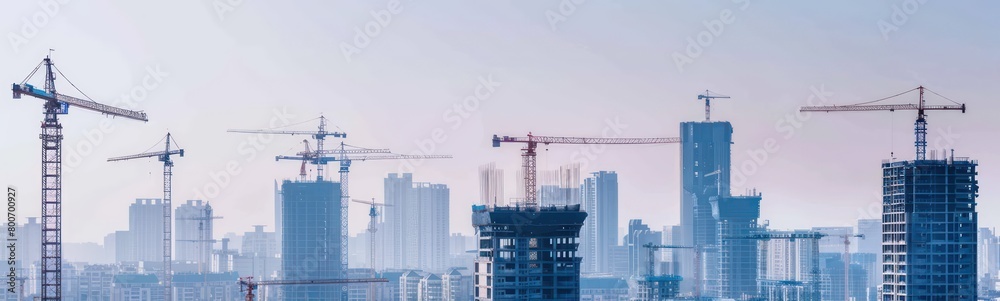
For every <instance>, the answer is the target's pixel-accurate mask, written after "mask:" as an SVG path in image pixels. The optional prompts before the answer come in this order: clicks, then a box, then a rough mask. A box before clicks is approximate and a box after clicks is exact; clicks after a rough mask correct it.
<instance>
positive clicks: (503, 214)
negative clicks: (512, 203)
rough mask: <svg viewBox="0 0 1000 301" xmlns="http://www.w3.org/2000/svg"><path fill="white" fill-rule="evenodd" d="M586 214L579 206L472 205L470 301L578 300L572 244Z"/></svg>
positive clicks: (577, 260) (576, 241) (576, 264)
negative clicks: (473, 248) (474, 244)
mask: <svg viewBox="0 0 1000 301" xmlns="http://www.w3.org/2000/svg"><path fill="white" fill-rule="evenodd" d="M586 218H587V213H586V212H584V211H582V210H580V205H569V206H549V207H493V206H485V205H475V206H473V207H472V224H473V226H474V227H475V228H476V231H477V233H478V234H479V235H478V238H479V243H478V246H479V248H478V250H477V251H478V253H477V256H476V261H475V263H474V270H475V278H474V281H473V283H474V285H475V288H474V296H475V300H477V301H487V300H489V301H492V300H566V301H570V300H572V301H576V300H580V262H581V258H580V257H579V256H578V255H577V247H578V245H579V236H580V228H581V227H583V221H584V219H586Z"/></svg>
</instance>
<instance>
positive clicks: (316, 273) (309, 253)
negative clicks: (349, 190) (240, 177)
mask: <svg viewBox="0 0 1000 301" xmlns="http://www.w3.org/2000/svg"><path fill="white" fill-rule="evenodd" d="M281 198H282V210H281V213H282V215H283V218H282V225H281V231H282V232H284V233H283V235H282V242H281V269H282V275H281V279H283V280H313V279H337V278H344V277H345V276H346V267H344V266H343V265H342V264H341V260H340V259H341V257H340V256H341V252H343V251H344V250H341V231H340V230H341V229H340V228H341V220H340V219H341V215H340V213H341V212H340V210H341V202H340V201H341V200H340V183H337V182H329V181H322V180H320V181H284V182H282V184H281ZM341 288H342V286H340V285H289V286H285V287H282V288H281V290H282V293H283V295H284V298H282V300H341V297H342V296H341Z"/></svg>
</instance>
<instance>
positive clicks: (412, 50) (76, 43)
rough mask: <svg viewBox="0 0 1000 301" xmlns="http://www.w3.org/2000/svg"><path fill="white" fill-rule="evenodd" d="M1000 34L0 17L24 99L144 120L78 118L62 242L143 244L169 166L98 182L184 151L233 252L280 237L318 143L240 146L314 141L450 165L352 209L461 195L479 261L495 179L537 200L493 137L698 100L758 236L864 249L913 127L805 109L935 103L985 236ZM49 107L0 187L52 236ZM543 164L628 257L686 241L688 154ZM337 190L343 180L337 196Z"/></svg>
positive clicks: (363, 168)
mask: <svg viewBox="0 0 1000 301" xmlns="http://www.w3.org/2000/svg"><path fill="white" fill-rule="evenodd" d="M578 2H579V3H578ZM567 3H569V4H567ZM997 9H1000V4H997V3H992V2H976V3H944V2H934V1H915V0H914V1H882V2H868V1H836V2H821V3H816V2H793V1H784V2H769V1H754V0H733V1H716V2H661V1H571V0H564V1H490V2H478V1H477V2H433V1H412V0H401V1H396V0H391V1H388V2H387V1H374V2H371V1H367V2H352V1H332V2H331V1H294V2H291V3H286V2H282V3H278V2H257V1H225V0H216V1H171V2H169V3H146V2H135V3H133V2H116V1H88V2H81V1H69V0H58V1H57V0H52V1H40V2H35V1H27V2H12V3H7V4H6V6H5V8H4V9H3V11H2V12H0V16H2V17H0V20H2V21H0V29H4V31H5V32H6V33H7V34H6V36H7V41H8V43H6V44H5V45H0V77H2V78H5V79H7V80H8V81H9V82H12V83H20V82H21V80H22V79H23V78H24V77H25V76H26V75H27V74H28V73H29V72H30V71H31V70H32V69H33V68H34V67H35V66H36V65H38V64H39V61H40V60H41V59H43V58H45V57H46V55H50V56H51V58H52V61H53V62H54V63H55V64H57V66H58V67H59V70H60V71H61V72H62V74H61V75H59V76H58V78H57V82H58V83H59V84H58V85H59V86H58V87H59V92H60V93H64V94H68V95H72V96H76V97H81V98H85V97H84V96H86V97H89V98H92V99H94V100H96V101H98V102H101V103H104V104H109V105H117V106H120V107H124V108H127V109H131V110H137V111H143V112H145V113H147V114H148V116H149V121H148V122H136V121H133V120H127V119H124V118H114V119H112V118H111V117H108V116H104V115H102V114H96V113H92V112H91V113H85V112H86V111H84V110H81V109H73V108H71V109H70V114H68V115H61V117H60V121H61V122H62V123H63V125H64V127H65V128H64V130H63V135H64V140H63V149H64V150H63V175H62V179H63V180H62V181H63V186H62V191H63V192H62V200H63V204H64V205H63V208H62V209H63V212H64V215H63V221H62V223H63V232H62V237H63V241H64V242H67V243H82V242H94V243H102V242H103V241H104V239H105V236H107V235H108V234H109V233H114V232H115V231H118V230H123V229H127V228H128V226H129V218H128V216H129V215H128V214H129V205H130V204H132V203H133V202H135V200H136V199H151V198H161V197H162V187H163V184H162V182H161V181H162V172H161V167H162V163H160V162H157V161H156V159H155V158H150V159H144V160H137V161H134V162H125V163H121V162H106V160H107V158H110V157H115V156H122V155H129V154H136V153H141V152H143V151H144V150H147V149H149V148H150V147H152V146H154V144H155V143H156V142H157V141H158V140H160V139H161V138H162V137H163V135H165V133H166V132H170V133H171V135H172V136H173V138H174V139H176V141H177V143H178V144H179V146H180V147H182V148H184V149H185V151H186V153H185V155H184V157H183V158H175V159H174V160H175V163H176V166H174V168H173V173H174V178H173V202H174V206H175V207H176V206H177V205H179V204H182V203H184V202H186V201H187V200H203V201H206V202H209V203H211V206H212V207H213V209H214V212H215V215H218V216H221V217H222V218H221V219H218V220H215V221H214V230H213V231H214V232H215V234H216V236H218V237H221V236H222V235H223V234H225V233H244V232H247V231H252V227H251V226H252V225H265V226H266V227H265V229H266V230H267V231H275V229H276V227H275V211H274V210H275V203H274V202H275V197H274V191H275V185H281V181H283V180H289V179H297V178H298V175H299V168H300V165H299V162H297V161H277V160H273V158H274V157H275V156H279V155H287V156H294V155H295V154H296V153H298V152H301V151H303V149H304V146H303V143H302V140H303V139H309V140H311V141H310V143H312V144H313V145H312V146H313V147H315V141H312V138H311V137H308V136H286V135H274V136H257V135H246V134H238V133H228V132H227V130H228V129H269V128H279V129H282V130H303V131H312V130H315V129H316V125H317V124H318V120H317V118H318V117H320V116H324V117H325V118H327V119H328V120H329V130H331V131H338V132H345V133H347V138H345V139H340V138H327V139H326V145H327V148H328V149H329V148H332V147H333V146H335V145H339V143H340V142H342V141H343V142H344V143H347V144H350V145H355V146H361V147H368V148H388V149H390V150H392V151H393V152H394V153H398V154H412V155H451V156H453V158H451V159H440V160H436V159H435V160H430V159H428V160H419V159H418V160H402V161H372V162H356V164H354V165H353V166H352V168H351V173H350V174H351V181H350V182H351V183H350V196H351V198H353V199H365V200H368V199H374V200H375V201H377V202H381V201H383V200H384V199H386V196H385V195H384V191H385V190H384V187H383V185H384V183H385V178H386V177H387V175H388V174H390V173H403V172H406V173H412V174H413V180H414V181H415V182H430V183H440V184H446V185H447V187H448V188H449V190H450V203H449V206H450V210H449V211H448V213H449V223H450V225H449V227H448V231H449V233H461V234H464V235H470V236H471V235H474V234H475V233H476V228H474V227H473V225H472V223H471V218H470V216H472V214H473V211H472V205H476V204H488V203H489V202H488V201H489V200H482V199H480V182H479V181H480V178H479V177H480V173H479V169H480V166H482V165H484V164H488V163H490V162H495V163H496V166H497V168H501V169H504V170H505V171H506V174H505V193H506V195H507V197H514V196H515V195H516V194H517V193H518V192H517V184H516V183H517V182H518V181H521V180H522V179H519V178H517V177H516V175H515V172H517V171H518V170H519V169H520V166H521V151H520V145H504V146H501V147H499V148H494V147H493V145H492V144H491V142H492V141H491V140H492V137H493V135H500V136H505V135H507V136H519V137H520V136H527V134H529V133H531V134H534V135H539V136H559V137H679V136H681V133H680V126H679V124H680V123H681V122H691V121H703V120H704V118H705V116H704V115H705V105H704V101H703V100H700V99H698V95H699V94H703V93H705V91H706V90H711V91H712V92H713V93H720V94H724V95H726V96H729V97H731V98H729V99H718V100H713V102H712V107H711V110H712V111H711V116H712V118H711V119H712V121H728V122H730V123H731V124H732V128H733V133H732V145H731V150H732V151H731V169H732V173H731V178H730V180H731V187H730V189H731V192H732V194H733V195H741V194H744V192H748V191H752V190H756V191H757V192H759V193H762V200H761V202H760V221H761V222H763V221H765V220H766V221H768V223H769V225H770V226H769V228H773V229H808V228H811V227H819V226H831V227H832V226H844V227H851V226H855V225H857V221H858V220H859V219H879V218H881V217H882V201H883V200H882V191H883V186H882V185H883V182H882V178H883V170H882V168H881V166H880V164H881V163H882V161H883V160H890V159H896V160H912V159H913V158H914V155H915V154H914V146H913V144H914V120H915V117H916V112H915V111H895V112H869V113H836V112H833V113H817V112H812V113H809V112H799V109H800V107H802V106H818V105H843V104H857V103H864V102H869V101H873V100H877V99H880V98H883V97H887V96H891V95H894V94H897V93H900V92H903V91H908V90H911V89H914V88H916V87H917V86H921V85H922V86H924V87H927V88H928V89H930V90H931V91H934V92H936V93H939V94H940V95H937V94H928V95H927V101H928V103H929V104H942V105H944V104H952V100H954V101H955V102H958V103H963V104H965V105H967V106H968V107H967V108H968V109H967V110H965V111H964V112H963V113H960V112H932V113H929V114H928V118H927V122H928V130H927V133H928V135H927V141H928V150H934V151H935V152H937V153H938V155H939V156H940V154H941V152H942V151H944V150H947V152H948V153H949V154H950V152H951V150H952V149H954V154H955V156H960V157H970V158H972V159H975V160H978V164H979V166H980V168H979V169H978V170H977V171H978V175H977V176H976V179H977V180H978V181H979V183H981V184H980V185H981V186H979V190H978V193H979V194H978V198H977V199H978V202H977V206H976V211H977V212H978V213H979V216H980V219H979V221H978V227H982V228H992V227H996V226H997V225H1000V221H998V220H997V219H995V218H994V217H995V216H996V213H997V212H1000V204H997V203H996V202H993V201H992V200H994V199H996V198H997V192H996V191H995V190H992V189H991V188H990V187H995V185H992V184H993V183H994V182H996V181H1000V175H998V172H997V171H996V170H997V169H995V168H993V167H994V166H996V165H997V162H998V160H997V158H996V156H997V154H996V152H995V149H996V148H997V147H998V146H1000V144H998V142H996V141H994V140H993V139H992V138H993V137H994V136H995V133H996V132H998V131H1000V124H998V123H997V122H994V121H995V120H993V119H992V116H993V115H992V113H994V112H997V111H998V110H1000V103H998V102H997V101H994V100H993V96H992V94H991V93H990V92H991V91H990V90H989V88H990V87H991V86H992V82H994V81H995V80H996V79H997V78H998V77H1000V69H998V68H997V66H1000V36H998V35H996V34H995V33H994V32H993V29H996V28H1000V19H997V18H996V17H995V16H994V15H993V13H994V12H995V11H997ZM37 16H43V17H44V18H42V17H37ZM373 30H375V31H373ZM373 33H374V34H373ZM40 79H41V77H37V76H36V79H35V80H33V81H30V83H34V84H35V86H39V87H40V86H42V84H41V83H42V82H41V81H40ZM67 79H68V80H69V81H72V85H71V84H70V82H69V81H67ZM74 87H75V88H79V90H80V91H82V92H83V93H85V95H84V94H81V92H79V91H77V89H75V88H74ZM942 95H943V96H944V97H947V99H946V98H944V97H942ZM887 102H889V103H894V104H904V103H916V102H917V98H916V94H915V93H912V92H911V93H909V94H906V95H905V96H903V97H899V98H893V99H891V100H887ZM41 105H42V102H39V101H38V100H36V99H31V98H30V97H24V98H22V99H17V100H9V99H8V100H4V101H0V120H3V124H4V128H5V129H6V130H4V131H0V141H4V142H3V143H0V153H3V154H4V156H2V157H0V170H3V172H2V173H0V183H4V184H7V185H13V186H16V187H17V188H18V190H19V191H20V193H21V194H20V200H21V201H20V205H19V207H18V211H19V214H20V215H21V216H22V217H29V216H30V217H37V216H40V215H41V210H40V209H41V207H40V206H39V202H38V200H39V199H40V198H41V196H40V190H41V187H40V183H39V182H40V181H39V178H40V177H41V171H40V170H41V168H40V166H39V143H40V141H39V128H38V125H39V122H40V120H41V118H42V114H41V113H42V106H41ZM107 120H110V122H108V121H107ZM157 147H159V146H157ZM537 158H538V169H539V170H552V169H558V168H559V167H560V166H563V165H565V164H571V163H578V164H580V166H581V168H580V172H581V173H582V174H583V176H584V177H587V176H589V175H590V173H591V172H597V171H615V172H616V173H617V175H618V180H617V181H618V185H619V186H618V187H619V188H618V200H619V201H618V202H619V203H618V204H619V208H618V216H619V218H618V228H619V229H620V232H625V229H626V228H628V223H629V220H631V219H641V220H642V221H643V222H645V223H647V224H648V225H649V227H650V228H652V229H664V227H669V226H673V225H677V224H679V223H680V222H681V217H680V215H681V212H680V207H681V195H682V189H681V180H682V175H681V150H680V148H679V146H678V145H676V144H662V145H599V146H593V145H540V146H539V152H538V156H537ZM307 169H308V170H307V172H308V173H309V175H310V177H315V176H316V170H315V165H307ZM336 171H337V164H336V162H333V163H331V164H329V165H327V172H326V175H325V176H326V177H327V178H329V179H337V178H338V176H337V172H336ZM276 183H277V184H276ZM368 211H369V208H368V207H367V206H364V205H361V204H351V206H350V209H349V212H348V216H349V230H348V233H349V234H351V235H356V234H358V233H363V232H364V231H365V229H366V228H367V227H368V223H369V218H368Z"/></svg>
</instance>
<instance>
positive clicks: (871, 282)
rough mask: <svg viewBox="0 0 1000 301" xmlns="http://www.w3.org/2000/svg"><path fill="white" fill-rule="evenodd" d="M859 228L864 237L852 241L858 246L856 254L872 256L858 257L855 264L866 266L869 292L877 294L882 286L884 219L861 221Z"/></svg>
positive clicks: (859, 232)
mask: <svg viewBox="0 0 1000 301" xmlns="http://www.w3.org/2000/svg"><path fill="white" fill-rule="evenodd" d="M857 228H858V229H857V230H858V231H857V233H858V234H860V235H864V237H863V238H860V239H855V240H853V241H852V243H854V244H855V245H856V246H857V251H856V253H857V254H870V256H867V255H862V256H861V257H857V256H856V259H857V260H855V261H854V262H855V263H858V264H861V265H863V266H865V269H866V270H867V271H868V287H869V290H870V291H871V292H876V291H877V290H878V288H879V287H881V286H882V219H880V218H878V219H874V218H873V219H859V220H858V227H857ZM869 258H871V259H873V260H868V259H869ZM861 259H864V260H861ZM870 294H871V293H869V295H870Z"/></svg>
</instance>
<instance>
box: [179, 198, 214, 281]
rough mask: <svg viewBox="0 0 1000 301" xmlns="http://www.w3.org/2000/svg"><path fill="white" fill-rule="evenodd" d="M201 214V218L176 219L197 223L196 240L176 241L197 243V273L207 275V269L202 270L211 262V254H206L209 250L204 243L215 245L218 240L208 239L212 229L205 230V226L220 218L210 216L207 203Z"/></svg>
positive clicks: (210, 212) (210, 211)
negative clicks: (207, 262)
mask: <svg viewBox="0 0 1000 301" xmlns="http://www.w3.org/2000/svg"><path fill="white" fill-rule="evenodd" d="M202 212H203V214H202V216H196V217H178V218H176V220H178V221H181V220H188V221H198V239H178V240H177V241H183V242H193V243H198V272H199V273H207V272H208V270H209V269H206V268H204V267H203V265H204V264H205V263H206V261H211V255H210V254H211V252H208V251H209V249H208V248H206V247H205V243H215V242H218V240H216V239H210V238H208V236H211V233H212V229H211V228H208V229H206V227H205V224H206V223H208V222H209V221H211V220H216V219H221V218H222V217H221V216H214V215H212V206H211V205H210V204H207V203H206V204H205V209H203V210H202Z"/></svg>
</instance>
